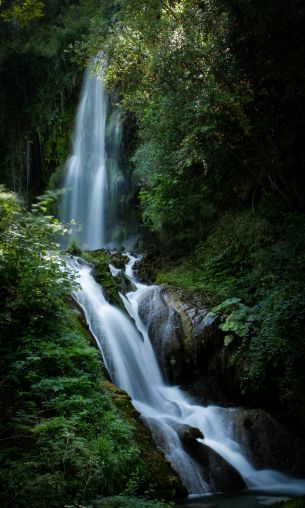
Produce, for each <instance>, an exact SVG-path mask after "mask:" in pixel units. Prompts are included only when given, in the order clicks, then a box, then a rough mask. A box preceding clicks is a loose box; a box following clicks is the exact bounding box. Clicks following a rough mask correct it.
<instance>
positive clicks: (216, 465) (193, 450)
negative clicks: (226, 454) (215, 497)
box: [178, 425, 246, 492]
mask: <svg viewBox="0 0 305 508" xmlns="http://www.w3.org/2000/svg"><path fill="white" fill-rule="evenodd" d="M178 433H179V436H180V439H181V442H182V444H183V446H184V448H185V450H186V451H187V452H188V453H189V454H190V455H191V457H192V458H193V459H194V460H195V461H196V462H197V463H198V465H199V468H200V470H201V473H202V477H203V478H204V480H205V481H206V482H207V483H208V484H209V485H210V487H211V489H212V490H213V491H214V492H236V491H238V490H242V489H244V488H246V484H245V482H244V480H243V479H242V477H241V475H240V474H239V472H238V471H237V470H236V469H235V468H234V467H233V466H231V464H229V463H228V462H227V461H226V460H225V459H224V458H223V457H221V456H220V455H219V454H218V453H217V452H215V450H213V449H212V448H210V447H209V446H207V445H205V444H204V443H202V442H200V441H198V439H203V434H202V432H201V431H200V430H199V429H197V428H196V427H190V426H189V425H183V426H182V427H181V428H180V429H179V430H178Z"/></svg>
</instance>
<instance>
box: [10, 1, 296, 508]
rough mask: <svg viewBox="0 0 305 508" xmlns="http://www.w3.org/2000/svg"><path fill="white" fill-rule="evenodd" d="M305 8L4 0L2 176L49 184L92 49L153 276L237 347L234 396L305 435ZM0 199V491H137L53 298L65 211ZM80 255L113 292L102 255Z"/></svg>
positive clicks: (131, 454) (77, 338) (62, 280)
mask: <svg viewBox="0 0 305 508" xmlns="http://www.w3.org/2000/svg"><path fill="white" fill-rule="evenodd" d="M304 18H305V4H304V2H303V1H302V0H291V1H290V2H287V1H286V0H264V1H263V0H257V1H256V2H251V1H249V0H236V1H234V2H228V1H227V0H153V1H147V0H113V1H107V0H79V1H77V0H75V1H74V0H65V1H59V0H52V1H48V2H46V1H40V0H14V1H2V2H1V1H0V29H1V36H0V83H1V84H0V99H1V100H0V118H1V122H0V135H1V140H2V143H1V146H0V172H1V182H4V183H6V184H7V185H8V186H9V187H10V188H11V189H13V190H18V191H22V192H23V193H24V194H27V196H28V197H29V198H30V200H31V198H32V197H33V196H34V195H37V193H38V192H40V191H41V190H42V189H45V188H46V187H47V186H52V185H56V181H57V179H58V176H59V173H60V170H61V168H62V164H63V162H64V160H65V158H66V156H67V152H68V147H69V139H70V133H71V124H72V118H73V115H74V112H75V107H76V102H77V96H78V92H79V88H80V82H81V77H82V72H83V64H84V62H86V61H88V59H90V58H91V57H92V56H96V55H99V56H100V61H101V62H104V61H105V59H106V61H107V64H108V67H107V71H106V83H107V86H108V87H109V88H110V89H111V90H114V91H115V92H116V96H117V97H118V102H119V105H120V107H121V109H122V112H123V114H124V115H125V120H126V121H125V133H124V139H125V142H126V140H128V152H129V153H128V155H130V164H131V165H132V167H133V168H134V172H135V174H136V175H137V178H138V181H139V203H140V207H141V210H142V216H143V223H144V225H145V228H143V229H145V233H146V237H147V238H149V240H152V241H151V243H152V244H153V246H154V248H155V249H156V250H155V251H153V254H152V258H154V259H153V260H152V263H151V265H153V269H152V270H151V272H152V277H151V278H152V279H156V280H157V282H166V283H170V284H174V285H177V286H181V287H183V288H186V289H188V290H190V291H196V292H198V293H199V294H200V295H201V297H202V299H203V300H204V302H205V303H208V304H209V305H210V307H211V312H214V313H215V314H217V315H219V320H220V322H219V325H220V328H221V330H222V331H223V332H224V341H225V342H224V343H225V345H226V346H228V347H230V348H232V350H234V351H235V352H236V353H237V354H238V355H239V357H241V356H242V358H243V359H244V369H243V371H242V372H243V377H242V378H240V379H239V389H240V392H241V393H243V395H244V396H245V400H246V401H248V402H249V401H250V402H251V403H252V402H253V403H255V404H257V405H264V406H266V407H268V408H273V409H275V410H276V411H280V412H281V415H282V416H285V417H288V418H289V421H290V423H291V422H293V423H294V424H295V426H297V427H299V429H300V430H301V431H302V432H304V423H305V412H304V408H305V399H304V389H303V386H304V383H305V377H304V376H305V371H304V354H305V338H304V324H305V323H304V315H305V290H304V287H305V279H304V273H305V270H304V269H305V254H304V252H305V243H304V242H305V240H304V239H305V231H304V223H305V202H304V193H303V192H302V188H303V187H304V183H305V182H304V174H305V172H304V147H303V132H304V127H305V125H304V124H305V117H304V111H305V104H304V89H305V73H304V56H305V54H304V53H305V47H304V42H303V38H302V32H303V26H304V20H305V19H304ZM126 127H129V128H130V132H126ZM0 204H1V207H0V234H1V239H0V282H1V290H0V295H1V299H0V307H1V309H0V310H1V313H0V332H1V338H0V340H1V343H0V347H1V360H0V361H1V384H0V391H1V401H2V408H1V415H0V422H1V434H0V443H1V454H2V457H1V458H2V461H3V468H2V473H1V482H2V486H3V488H2V497H3V505H5V503H6V505H12V504H14V503H15V505H17V506H23V505H24V504H30V505H31V506H43V505H44V503H45V504H46V505H47V506H58V502H59V501H58V499H63V498H64V499H65V503H66V502H71V503H73V502H79V503H84V502H87V499H89V498H94V499H95V500H94V501H93V500H92V499H91V501H92V503H95V504H94V506H99V505H100V506H104V505H105V501H104V500H103V499H102V497H100V498H99V497H98V496H99V495H102V494H104V493H106V494H117V493H118V492H119V491H120V490H123V489H124V488H125V485H126V482H127V481H128V479H129V487H128V485H127V490H126V492H127V494H134V493H136V492H133V491H132V489H130V486H132V483H133V479H134V478H135V476H132V474H133V475H135V474H136V475H137V474H138V473H135V471H138V469H137V467H136V466H135V464H138V460H139V451H138V450H137V447H136V446H134V445H133V444H130V443H129V442H128V438H130V437H131V435H132V434H131V432H132V430H131V428H130V425H129V424H128V423H126V421H125V420H124V419H122V418H121V416H120V415H118V413H117V411H116V409H115V408H114V406H113V404H112V402H111V401H110V399H109V396H108V394H107V392H106V391H105V389H104V387H103V384H102V385H101V384H100V380H101V372H100V366H99V361H98V357H97V353H96V352H95V351H94V350H93V349H92V348H91V347H90V346H89V345H88V340H86V339H85V338H84V335H83V332H82V331H81V330H80V328H79V324H78V323H77V320H76V318H75V315H74V314H73V312H71V309H70V310H69V309H68V307H67V295H68V294H69V292H70V291H71V284H73V281H72V280H70V277H69V276H68V275H67V274H66V273H65V272H63V271H62V265H61V262H59V260H58V257H57V255H54V254H53V252H54V248H55V246H54V244H52V241H51V243H50V237H51V238H52V237H53V236H54V234H58V233H59V231H60V229H61V228H60V226H59V224H58V223H57V222H56V221H54V220H53V219H51V218H50V217H45V216H43V215H41V214H40V213H39V211H43V209H44V207H45V205H46V204H47V203H46V200H45V199H43V200H42V201H40V204H39V206H38V208H36V209H34V210H33V211H32V212H31V213H29V212H26V211H25V210H24V209H23V205H22V204H21V203H20V202H18V200H17V199H16V197H15V196H14V195H13V194H9V193H5V192H1V203H0ZM35 210H36V211H35ZM148 231H149V232H150V235H151V236H150V235H148ZM156 252H157V255H156ZM87 259H88V261H90V262H93V263H94V264H95V270H96V274H97V276H98V277H100V278H101V279H103V280H104V282H105V284H106V285H107V284H108V286H109V287H108V288H106V289H108V292H109V295H108V296H109V298H110V299H112V301H115V298H116V295H115V288H114V284H113V281H112V280H110V276H109V272H108V270H107V260H106V258H105V257H104V256H103V254H102V253H100V254H98V253H97V254H96V255H93V256H92V254H87ZM130 478H131V480H130ZM128 488H129V490H128ZM91 501H90V502H91ZM88 502H89V501H88ZM107 502H108V503H109V504H108V506H112V505H113V506H117V505H118V503H119V506H124V503H125V504H126V506H129V505H131V506H137V505H139V506H141V504H142V501H141V500H137V501H134V500H132V501H131V500H130V499H129V500H128V499H123V498H120V499H119V500H118V498H116V497H114V498H113V499H112V500H111V501H110V500H107ZM130 503H131V504H130ZM132 503H134V504H132Z"/></svg>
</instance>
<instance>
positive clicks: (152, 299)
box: [138, 286, 184, 382]
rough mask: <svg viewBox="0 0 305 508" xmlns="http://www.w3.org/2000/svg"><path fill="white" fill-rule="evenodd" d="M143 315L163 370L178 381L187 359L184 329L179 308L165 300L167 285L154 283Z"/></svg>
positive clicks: (141, 307)
mask: <svg viewBox="0 0 305 508" xmlns="http://www.w3.org/2000/svg"><path fill="white" fill-rule="evenodd" d="M138 312H139V316H140V318H141V320H142V321H143V323H144V324H145V325H146V327H147V331H148V335H149V338H150V340H151V343H152V345H153V347H154V350H155V353H156V355H157V358H158V360H159V363H160V366H161V368H162V370H163V372H164V373H165V374H166V375H167V377H168V378H169V380H170V381H173V382H177V380H178V379H179V376H180V373H181V365H182V362H183V361H184V348H183V341H182V338H183V329H182V322H181V318H180V316H179V314H178V312H177V311H176V310H175V309H173V308H172V307H170V306H169V305H168V303H167V302H166V300H165V291H164V288H162V287H159V286H151V287H149V288H147V291H146V293H145V294H144V295H143V296H142V298H141V301H140V303H139V308H138Z"/></svg>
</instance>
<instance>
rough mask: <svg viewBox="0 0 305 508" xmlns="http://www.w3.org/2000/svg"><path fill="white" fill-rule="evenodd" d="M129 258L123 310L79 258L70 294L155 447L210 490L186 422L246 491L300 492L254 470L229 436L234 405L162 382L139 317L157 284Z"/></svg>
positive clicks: (303, 486)
mask: <svg viewBox="0 0 305 508" xmlns="http://www.w3.org/2000/svg"><path fill="white" fill-rule="evenodd" d="M128 257H129V262H128V264H127V265H126V268H125V274H126V276H127V277H128V278H129V279H130V280H131V281H132V283H133V284H134V286H135V288H136V289H135V291H131V292H129V293H127V295H126V296H123V295H121V298H122V300H123V303H124V305H125V308H126V311H127V314H125V313H124V312H123V311H121V310H119V309H118V308H116V307H115V306H113V305H111V304H109V303H108V302H107V301H106V299H105V297H104V295H103V291H102V288H101V286H100V285H99V284H98V283H97V282H96V281H95V280H94V277H93V275H92V274H91V271H92V269H91V267H90V266H89V265H87V264H86V263H84V262H83V261H82V260H81V259H79V258H73V259H71V261H70V262H69V264H70V266H71V268H72V269H73V271H74V272H75V273H76V276H77V280H78V282H79V285H80V286H79V288H78V289H77V290H75V292H74V295H73V296H74V298H75V300H76V301H77V303H78V304H79V305H80V307H81V308H82V309H83V312H84V315H85V318H86V320H87V323H88V326H89V328H90V331H91V333H92V334H93V336H94V337H95V339H96V342H97V345H98V347H99V349H100V351H101V354H102V357H103V360H104V363H105V366H106V368H107V370H108V372H109V375H110V377H111V379H112V381H113V383H115V384H116V385H117V386H119V387H120V388H121V389H123V390H126V391H127V392H128V394H129V395H130V397H131V398H132V403H133V405H134V406H135V408H136V409H137V410H138V411H139V412H140V413H141V417H142V419H143V420H144V422H145V423H146V425H147V426H148V427H149V428H150V430H151V432H152V435H153V437H154V439H155V442H156V444H157V446H158V447H159V448H160V449H161V450H162V451H163V452H164V454H165V456H166V458H167V459H168V460H169V461H170V463H171V465H172V467H173V469H174V470H175V471H176V472H177V473H178V475H179V476H180V478H181V481H182V482H183V484H184V485H185V487H186V489H187V490H188V492H189V493H190V494H203V493H208V492H211V490H212V489H211V486H210V485H209V484H208V483H207V481H206V479H204V478H203V476H202V474H201V472H200V468H199V466H198V463H197V462H196V461H195V460H194V459H193V458H192V457H191V456H190V455H189V454H188V453H187V452H186V450H185V449H184V447H183V444H182V441H181V439H180V437H179V429H180V428H181V427H182V426H185V425H189V426H191V427H196V428H198V429H199V430H200V431H201V432H202V434H203V435H204V439H203V442H204V444H205V445H207V446H208V447H210V448H212V449H213V450H215V451H216V452H217V453H218V454H219V455H220V456H222V457H223V458H224V459H225V460H226V461H227V462H228V463H229V464H231V465H232V466H233V467H234V468H235V469H236V470H237V471H238V472H239V473H240V475H241V476H242V478H243V480H244V482H245V484H246V486H247V488H248V489H250V490H255V491H260V492H272V493H277V494H283V495H288V496H289V495H292V496H293V495H298V494H302V493H304V492H305V480H297V479H292V478H290V477H288V476H286V475H284V474H282V473H279V472H277V471H273V470H267V469H264V470H257V469H255V468H254V467H253V466H252V465H251V463H250V462H249V461H248V459H247V457H246V456H245V454H244V452H243V450H242V447H241V446H240V445H239V443H237V442H236V441H234V440H233V438H232V425H231V422H230V414H231V412H232V411H233V410H234V409H230V408H221V407H218V406H213V405H209V406H207V407H203V406H199V405H198V404H196V403H195V402H194V401H192V399H191V397H189V396H187V395H186V394H185V392H183V391H182V390H181V389H180V388H178V387H176V386H169V385H168V384H167V383H166V382H165V381H164V379H163V377H162V373H161V370H160V368H159V365H158V362H157V359H156V356H155V353H154V350H153V347H152V345H151V343H150V340H149V337H148V333H147V331H146V328H145V326H144V324H143V323H142V321H141V319H140V317H139V315H138V305H139V302H140V301H141V299H142V297H143V296H144V295H145V294H147V292H148V291H155V290H156V286H147V285H145V284H140V283H138V282H137V280H136V279H135V277H134V275H133V265H134V263H135V262H136V258H135V257H133V256H131V255H128ZM115 272H116V269H115V268H113V273H115ZM199 441H200V439H199Z"/></svg>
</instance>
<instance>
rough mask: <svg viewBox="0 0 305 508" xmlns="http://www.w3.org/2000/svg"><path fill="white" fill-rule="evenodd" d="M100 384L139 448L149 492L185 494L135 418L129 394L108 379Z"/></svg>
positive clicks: (166, 496) (159, 495)
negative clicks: (128, 426) (127, 424)
mask: <svg viewBox="0 0 305 508" xmlns="http://www.w3.org/2000/svg"><path fill="white" fill-rule="evenodd" d="M103 386H105V387H106V389H107V390H108V391H109V393H110V396H111V399H112V401H113V403H114V404H115V406H116V407H117V408H118V410H119V411H120V413H121V414H122V415H123V417H124V419H125V420H126V421H127V422H128V423H129V425H130V426H131V427H132V429H133V432H134V436H135V442H136V445H137V447H138V448H139V449H140V451H141V459H142V468H141V474H140V475H142V481H143V480H144V483H146V484H149V485H150V488H151V492H152V493H153V494H155V497H157V498H163V499H172V498H173V497H184V496H186V495H187V492H186V490H185V488H184V487H183V486H182V484H181V481H180V479H179V478H178V476H177V474H176V473H175V472H174V471H173V470H172V469H171V467H170V465H169V463H168V462H167V461H166V459H165V458H164V456H163V455H162V453H161V452H160V451H159V450H158V449H157V448H156V445H155V444H154V442H153V441H152V438H151V434H150V432H149V430H148V429H147V428H146V427H145V426H144V424H143V422H142V421H141V420H140V418H139V417H140V414H139V413H138V411H137V410H136V409H135V408H134V407H133V405H132V404H131V400H130V397H129V395H128V394H127V393H126V392H124V391H122V390H120V389H119V388H117V387H116V386H114V385H113V384H112V383H110V382H106V381H105V382H103ZM140 481H141V480H140Z"/></svg>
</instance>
